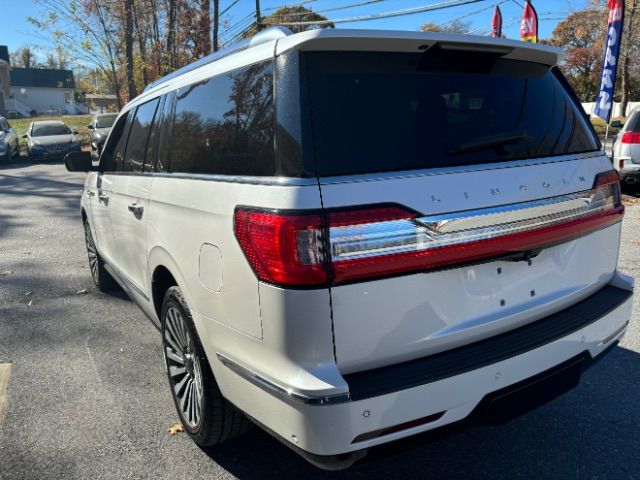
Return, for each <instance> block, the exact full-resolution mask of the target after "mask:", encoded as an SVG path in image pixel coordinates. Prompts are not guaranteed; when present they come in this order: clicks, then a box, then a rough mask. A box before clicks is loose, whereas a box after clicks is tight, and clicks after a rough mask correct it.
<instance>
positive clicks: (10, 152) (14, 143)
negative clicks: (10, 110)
mask: <svg viewBox="0 0 640 480" xmlns="http://www.w3.org/2000/svg"><path fill="white" fill-rule="evenodd" d="M19 155H20V145H19V143H18V136H17V135H16V133H15V132H14V131H13V128H11V125H9V122H8V121H7V119H6V118H4V117H0V161H3V160H4V161H9V160H11V159H13V158H16V157H17V156H19Z"/></svg>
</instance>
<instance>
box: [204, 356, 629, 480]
mask: <svg viewBox="0 0 640 480" xmlns="http://www.w3.org/2000/svg"><path fill="white" fill-rule="evenodd" d="M426 401H428V399H425V402H426ZM639 426H640V354H638V353H636V352H634V351H631V350H628V349H626V348H623V347H616V348H614V349H613V350H612V351H611V353H609V354H608V356H607V357H606V358H604V359H603V361H601V362H599V363H598V364H596V365H595V366H594V367H593V368H592V369H590V370H588V371H587V372H586V373H585V374H584V375H583V378H582V382H581V384H580V385H579V386H578V387H577V388H576V389H574V390H573V391H571V392H569V393H568V394H566V395H564V396H562V397H560V398H558V399H556V400H554V401H553V402H551V403H550V404H547V405H545V406H543V407H540V408H539V409H537V410H534V411H533V412H530V413H529V414H527V415H524V416H522V417H520V418H517V419H515V420H513V421H511V422H509V423H507V424H504V425H501V426H497V427H475V428H471V429H466V430H459V429H453V430H452V431H451V432H449V433H450V435H448V436H444V437H442V436H441V435H435V436H434V435H433V434H429V433H426V434H421V435H417V436H414V437H411V438H408V439H405V440H401V441H398V442H395V443H391V444H389V445H386V446H381V447H377V448H374V449H371V450H370V451H369V454H368V456H367V457H366V458H365V459H364V460H362V461H360V462H359V463H356V464H355V465H354V466H353V467H351V468H350V469H348V470H345V471H341V472H325V471H322V470H319V469H317V468H316V467H314V466H312V465H310V464H308V463H307V462H306V461H305V460H303V459H302V458H300V457H299V456H298V455H297V454H295V453H294V452H292V451H291V450H289V449H288V448H287V447H286V446H284V445H283V444H281V443H280V442H279V441H277V440H276V439H274V438H272V437H270V436H269V435H268V434H266V433H264V432H262V431H259V430H258V429H255V430H254V431H252V432H250V433H249V434H247V435H246V436H244V437H241V438H238V439H236V440H233V441H231V442H229V443H228V444H223V445H220V446H217V447H210V448H207V449H205V450H204V451H205V453H206V454H207V455H209V456H210V457H211V458H212V459H213V460H214V461H215V462H217V463H218V464H220V465H221V466H223V467H224V468H225V469H227V470H228V471H229V472H230V473H232V474H233V475H235V476H236V477H238V478H241V479H242V478H251V479H270V478H274V479H275V478H283V477H285V478H289V477H292V476H293V475H296V476H299V477H300V478H305V479H312V478H319V479H321V478H421V479H422V478H434V479H435V478H446V479H458V478H509V479H511V478H634V476H635V475H637V466H638V465H640V451H639V449H638V448H637V447H638V444H637V438H638V427H639Z"/></svg>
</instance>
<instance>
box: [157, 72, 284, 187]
mask: <svg viewBox="0 0 640 480" xmlns="http://www.w3.org/2000/svg"><path fill="white" fill-rule="evenodd" d="M274 121H275V113H274V106H273V67H272V62H268V63H260V64H255V65H251V66H249V67H246V68H242V69H239V70H235V71H233V72H229V73H227V74H223V75H220V76H217V77H214V78H211V79H209V80H206V81H204V82H201V83H197V84H194V85H190V86H188V87H183V88H180V89H179V90H178V91H177V92H176V105H175V114H174V122H173V133H172V138H173V145H172V146H173V148H172V154H171V160H170V165H169V169H170V171H172V172H186V173H203V174H222V175H261V176H264V175H273V173H274V170H275V167H274Z"/></svg>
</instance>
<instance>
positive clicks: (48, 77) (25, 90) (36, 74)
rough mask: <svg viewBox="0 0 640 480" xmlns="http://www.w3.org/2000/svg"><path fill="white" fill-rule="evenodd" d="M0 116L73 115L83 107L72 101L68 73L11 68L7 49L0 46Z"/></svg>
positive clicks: (72, 94)
mask: <svg viewBox="0 0 640 480" xmlns="http://www.w3.org/2000/svg"><path fill="white" fill-rule="evenodd" d="M0 62H1V63H0V91H2V93H0V115H7V114H9V115H11V114H17V115H20V116H25V117H26V116H31V115H32V114H33V112H35V113H36V114H37V115H65V114H66V115H74V114H76V113H85V112H86V111H87V109H86V107H84V106H83V105H80V104H78V103H77V102H76V101H75V98H74V89H75V87H76V84H75V79H74V78H73V72H72V71H71V70H57V69H50V68H17V67H11V64H10V61H9V53H8V50H7V47H5V46H1V45H0Z"/></svg>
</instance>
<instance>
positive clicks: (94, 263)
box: [84, 223, 99, 284]
mask: <svg viewBox="0 0 640 480" xmlns="http://www.w3.org/2000/svg"><path fill="white" fill-rule="evenodd" d="M84 238H85V242H86V244H87V255H88V256H89V268H90V269H91V276H92V277H93V281H94V282H95V283H96V284H97V283H98V279H99V275H98V267H99V265H98V261H99V259H98V250H97V249H96V245H95V243H94V242H93V237H92V236H91V230H90V228H89V225H88V224H87V223H85V225H84Z"/></svg>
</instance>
